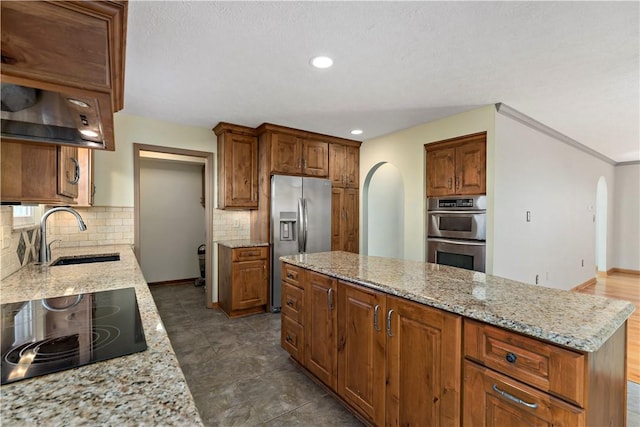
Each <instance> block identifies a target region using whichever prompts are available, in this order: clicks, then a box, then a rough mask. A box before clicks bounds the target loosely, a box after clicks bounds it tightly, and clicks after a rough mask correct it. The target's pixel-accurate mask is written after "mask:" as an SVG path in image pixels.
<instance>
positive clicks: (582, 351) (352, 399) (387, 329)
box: [280, 252, 634, 425]
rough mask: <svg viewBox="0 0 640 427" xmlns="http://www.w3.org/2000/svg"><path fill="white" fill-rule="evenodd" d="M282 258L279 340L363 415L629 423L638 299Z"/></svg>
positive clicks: (416, 266) (411, 420)
mask: <svg viewBox="0 0 640 427" xmlns="http://www.w3.org/2000/svg"><path fill="white" fill-rule="evenodd" d="M280 259H281V261H282V262H283V266H282V268H283V288H284V289H285V291H284V292H283V301H282V307H283V309H282V328H283V332H282V346H283V348H285V349H286V350H287V351H289V353H290V354H291V355H292V358H293V359H294V360H296V361H297V362H298V363H300V365H301V366H302V367H304V369H305V370H307V371H308V372H309V373H310V374H312V375H313V377H315V378H316V379H318V380H319V381H320V382H322V383H324V384H325V385H326V386H327V387H328V388H329V389H330V390H332V391H333V392H334V393H335V394H336V395H337V396H338V397H339V398H340V399H342V400H343V401H344V402H346V403H347V405H348V406H349V407H350V408H351V409H352V410H354V411H355V412H356V413H358V414H359V415H360V416H362V417H363V419H364V420H365V421H367V422H370V423H372V424H375V425H382V424H387V425H408V424H411V425H414V424H415V425H421V424H438V423H444V424H450V425H460V424H465V425H466V424H468V425H489V424H492V423H493V424H496V423H497V424H505V423H506V424H512V425H513V424H523V423H529V424H536V425H537V424H539V423H543V422H544V423H549V424H554V425H585V424H586V425H624V416H625V415H624V414H625V412H626V411H625V407H626V379H625V373H626V365H625V353H626V351H625V350H626V349H625V347H626V319H627V318H628V317H629V316H630V315H631V313H632V312H633V311H634V306H633V305H632V304H631V303H629V302H626V301H619V300H613V299H607V298H602V297H594V296H591V295H583V294H578V293H573V292H567V291H561V290H556V289H550V288H545V287H542V286H534V285H527V284H524V283H520V282H516V281H513V280H508V279H504V278H500V277H495V276H491V275H487V274H484V273H478V272H474V271H469V270H463V269H458V268H454V267H448V266H441V265H436V264H431V263H424V262H417V261H405V260H398V259H389V258H380V257H369V256H364V255H357V254H351V253H346V252H324V253H317V254H298V255H293V256H286V257H281V258H280ZM426 402H428V404H426Z"/></svg>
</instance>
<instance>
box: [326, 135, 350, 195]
mask: <svg viewBox="0 0 640 427" xmlns="http://www.w3.org/2000/svg"><path fill="white" fill-rule="evenodd" d="M346 152H347V147H345V146H344V145H340V144H330V145H329V179H331V187H332V188H344V187H345V186H346V183H347V182H346V181H347V179H346V178H347V177H346V173H345V165H346V158H347V154H346Z"/></svg>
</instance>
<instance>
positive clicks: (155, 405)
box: [0, 245, 202, 426]
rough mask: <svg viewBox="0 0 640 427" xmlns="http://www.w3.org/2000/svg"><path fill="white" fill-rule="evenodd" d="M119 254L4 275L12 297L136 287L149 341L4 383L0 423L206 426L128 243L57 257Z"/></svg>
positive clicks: (4, 290)
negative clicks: (114, 354) (87, 362)
mask: <svg viewBox="0 0 640 427" xmlns="http://www.w3.org/2000/svg"><path fill="white" fill-rule="evenodd" d="M113 253H118V254H120V260H119V261H113V262H102V263H93V264H78V265H64V266H53V267H51V266H44V265H37V264H30V265H28V266H26V267H24V268H22V269H21V270H18V271H17V272H16V273H14V274H12V275H10V276H8V277H6V278H4V279H2V282H1V285H0V290H1V293H0V302H2V303H10V302H18V301H27V300H34V299H40V298H50V297H57V296H62V295H75V294H81V293H88V292H98V291H105V290H111V289H118V288H128V287H132V288H134V289H135V295H136V299H137V301H138V306H139V310H140V317H141V320H142V325H143V328H144V335H145V339H146V342H147V346H148V348H147V349H146V350H144V351H142V352H139V353H134V354H130V355H127V356H122V357H117V358H115V359H109V360H105V361H102V362H97V363H93V364H90V365H85V366H81V367H78V368H74V369H69V370H66V371H61V372H56V373H52V374H48V375H44V376H39V377H34V378H30V379H25V380H22V381H18V382H14V383H11V384H7V385H3V386H2V387H1V388H0V394H1V395H2V399H1V415H0V424H3V425H4V424H7V425H24V424H35V425H48V424H56V425H57V424H60V425H192V426H197V425H202V421H201V419H200V416H199V414H198V411H197V409H196V406H195V403H194V401H193V397H192V396H191V392H190V391H189V388H188V387H187V383H186V380H185V378H184V375H183V373H182V370H181V369H180V365H179V364H178V360H177V358H176V355H175V353H174V351H173V348H172V346H171V342H170V341H169V337H168V336H167V333H166V331H165V329H164V325H163V323H162V320H161V319H160V315H159V314H158V311H157V308H156V305H155V302H154V300H153V297H152V296H151V292H150V291H149V287H148V285H147V283H146V281H145V280H144V277H143V275H142V271H141V270H140V267H139V266H138V262H137V260H136V258H135V256H134V254H133V250H132V249H131V246H129V245H115V246H93V247H82V248H68V249H56V250H55V251H54V253H53V256H52V260H53V261H55V260H56V258H58V257H60V256H77V255H89V254H113Z"/></svg>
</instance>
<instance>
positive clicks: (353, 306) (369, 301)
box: [337, 281, 387, 425]
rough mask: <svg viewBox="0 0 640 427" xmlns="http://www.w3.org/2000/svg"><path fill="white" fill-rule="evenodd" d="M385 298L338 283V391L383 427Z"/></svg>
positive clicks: (371, 291)
mask: <svg viewBox="0 0 640 427" xmlns="http://www.w3.org/2000/svg"><path fill="white" fill-rule="evenodd" d="M386 313H387V309H386V297H385V295H384V294H383V293H380V292H376V291H374V290H373V289H369V288H365V287H362V286H357V285H353V284H350V283H346V282H343V281H340V282H338V343H339V345H338V388H337V392H338V395H340V397H342V398H343V399H344V400H345V401H346V402H347V403H348V404H349V405H351V406H352V407H353V408H355V409H356V410H357V411H358V412H359V413H360V414H361V415H362V416H363V417H365V418H366V419H367V420H369V421H370V422H372V423H373V424H375V425H383V424H384V416H385V401H384V399H385V380H386V378H385V363H386V361H385V356H386V352H385V350H386V340H387V334H386V328H385V319H386V318H385V315H386Z"/></svg>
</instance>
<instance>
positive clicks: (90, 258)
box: [51, 254, 120, 266]
mask: <svg viewBox="0 0 640 427" xmlns="http://www.w3.org/2000/svg"><path fill="white" fill-rule="evenodd" d="M108 261H120V254H102V255H75V256H64V257H60V258H58V259H57V260H55V261H54V262H52V263H51V266H55V265H72V264H91V263H94V262H108Z"/></svg>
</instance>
